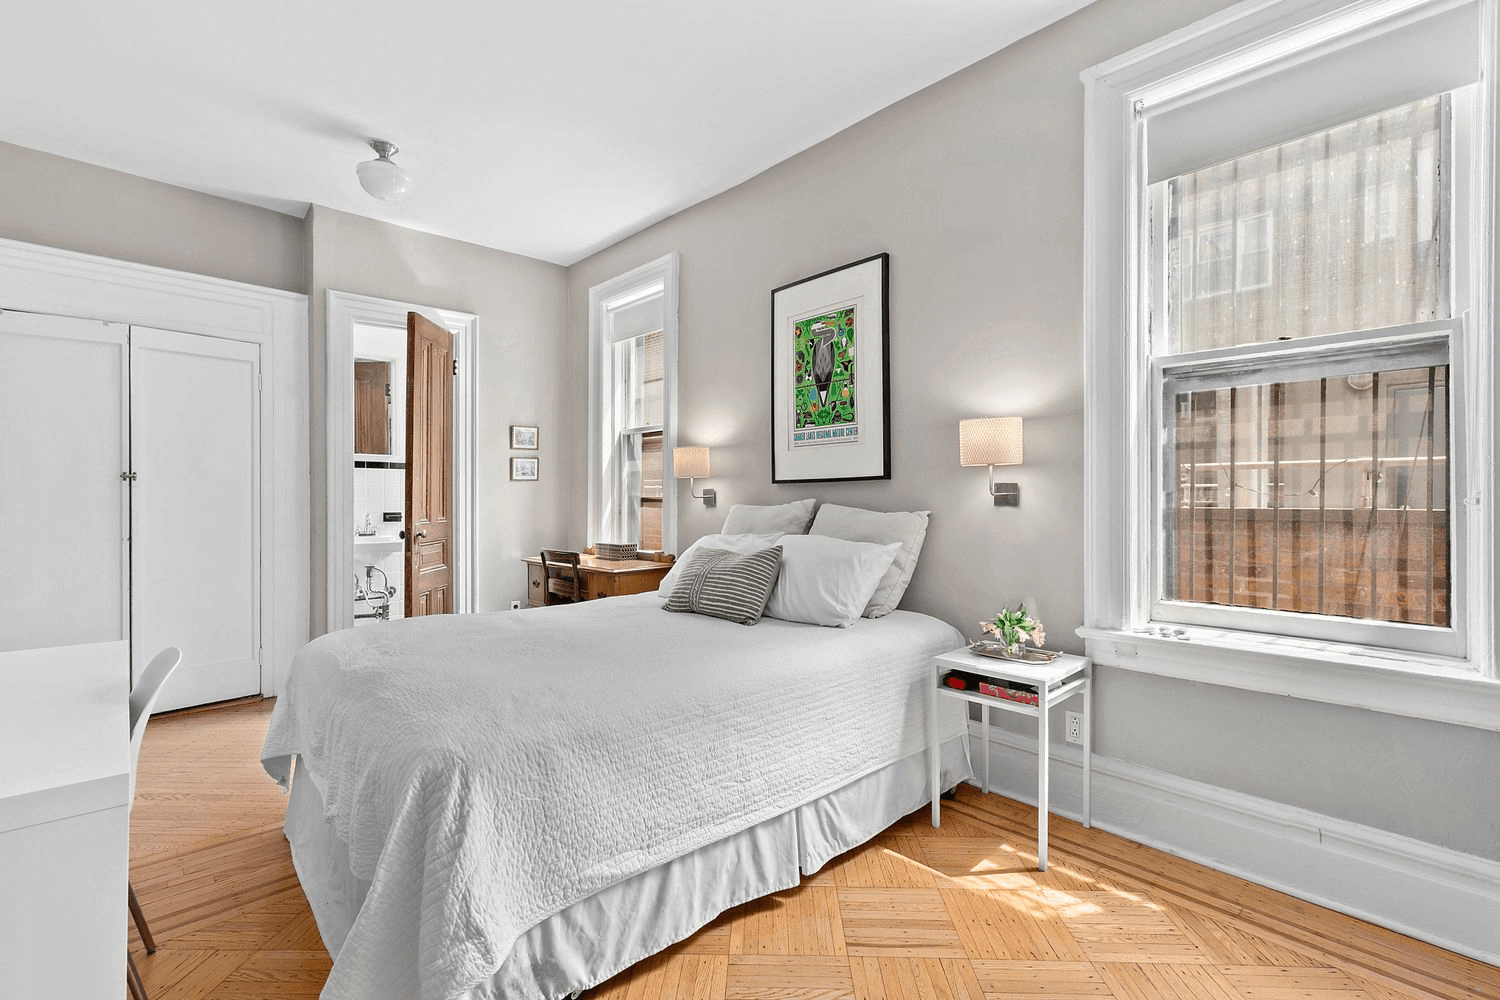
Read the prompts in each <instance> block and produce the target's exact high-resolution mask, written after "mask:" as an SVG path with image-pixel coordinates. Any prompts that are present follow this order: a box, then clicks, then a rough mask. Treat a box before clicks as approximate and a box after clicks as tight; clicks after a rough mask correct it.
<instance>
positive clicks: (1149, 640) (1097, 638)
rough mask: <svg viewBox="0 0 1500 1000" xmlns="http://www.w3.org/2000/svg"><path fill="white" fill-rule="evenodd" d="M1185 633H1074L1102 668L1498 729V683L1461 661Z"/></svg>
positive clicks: (1198, 630)
mask: <svg viewBox="0 0 1500 1000" xmlns="http://www.w3.org/2000/svg"><path fill="white" fill-rule="evenodd" d="M1183 631H1184V634H1185V636H1186V638H1185V639H1173V638H1167V637H1164V636H1161V635H1156V634H1153V633H1144V632H1131V631H1127V630H1123V629H1104V628H1088V627H1084V628H1080V629H1078V635H1079V636H1081V637H1082V638H1083V639H1084V641H1085V643H1086V645H1087V649H1088V654H1089V656H1090V657H1092V658H1093V660H1094V662H1095V663H1097V664H1102V665H1104V666H1111V667H1119V668H1121V669H1123V670H1136V671H1140V672H1141V673H1148V674H1158V675H1161V676H1164V677H1176V678H1179V679H1181V680H1189V681H1198V682H1200V683H1204V684H1218V685H1220V686H1223V687H1232V688H1240V689H1242V690H1246V691H1259V692H1262V693H1265V694H1276V695H1286V696H1289V697H1293V698H1302V699H1304V700H1307V701H1319V702H1326V703H1328V704H1333V705H1348V706H1350V707H1353V708H1363V709H1368V710H1370V711H1374V712H1385V713H1387V714H1390V715H1402V716H1407V717H1410V718H1414V719H1430V720H1432V721H1435V722H1446V723H1451V724H1454V725H1460V726H1471V727H1473V728H1476V729H1490V730H1500V679H1496V678H1491V677H1484V676H1481V675H1480V674H1479V673H1478V672H1477V671H1475V670H1472V669H1469V668H1467V667H1465V666H1461V665H1460V664H1461V663H1462V661H1458V660H1452V659H1448V658H1445V657H1437V656H1427V655H1422V654H1417V653H1400V652H1395V651H1389V650H1380V649H1371V648H1368V647H1360V646H1349V645H1342V644H1335V643H1327V642H1311V641H1307V640H1303V639H1291V638H1287V637H1284V636H1266V635H1259V634H1253V633H1247V632H1229V631H1222V630H1218V629H1206V628H1187V629H1184V630H1183Z"/></svg>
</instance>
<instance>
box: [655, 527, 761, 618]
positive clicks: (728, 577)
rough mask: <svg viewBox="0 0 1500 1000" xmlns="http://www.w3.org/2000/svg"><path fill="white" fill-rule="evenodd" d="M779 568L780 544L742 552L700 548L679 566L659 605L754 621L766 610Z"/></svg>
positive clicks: (674, 609) (719, 616)
mask: <svg viewBox="0 0 1500 1000" xmlns="http://www.w3.org/2000/svg"><path fill="white" fill-rule="evenodd" d="M780 571H781V546H780V545H773V546H771V547H770V548H769V549H761V550H760V551H759V552H750V553H745V554H741V553H737V552H730V551H729V550H728V549H714V548H707V547H705V548H701V549H699V550H698V551H697V552H694V553H693V556H692V558H691V559H689V560H688V561H687V563H686V565H684V566H683V567H682V575H681V576H679V577H678V578H677V586H675V587H673V588H672V596H670V597H668V598H667V603H666V604H663V605H662V607H663V608H665V609H666V610H667V611H686V612H690V613H692V614H697V615H711V616H713V617H714V618H725V619H728V620H729V621H732V622H738V623H739V624H741V625H754V624H755V623H756V622H758V621H760V616H761V613H762V612H764V611H765V610H766V601H767V600H769V599H770V597H771V588H772V587H774V586H776V575H777V574H778V573H779V572H780Z"/></svg>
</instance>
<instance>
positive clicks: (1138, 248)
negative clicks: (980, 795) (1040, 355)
mask: <svg viewBox="0 0 1500 1000" xmlns="http://www.w3.org/2000/svg"><path fill="white" fill-rule="evenodd" d="M1496 8H1497V0H1468V2H1464V0H1390V2H1387V3H1381V4H1368V3H1360V2H1351V3H1348V4H1342V5H1341V4H1340V3H1338V0H1301V2H1295V0H1287V2H1284V3H1266V4H1259V5H1249V4H1246V5H1241V6H1239V7H1234V8H1230V9H1229V10H1226V11H1223V12H1221V13H1219V14H1216V15H1214V16H1213V17H1210V18H1208V19H1206V20H1205V21H1203V22H1201V23H1200V24H1198V25H1194V26H1192V27H1190V28H1188V29H1185V30H1184V31H1182V32H1179V33H1177V34H1176V35H1174V36H1172V37H1171V38H1170V39H1166V40H1163V41H1161V42H1158V43H1154V44H1152V45H1150V46H1146V47H1144V48H1143V49H1140V50H1137V51H1136V52H1133V53H1128V54H1126V55H1124V56H1121V57H1120V58H1118V59H1116V60H1113V61H1111V62H1110V63H1107V64H1105V65H1103V66H1100V67H1096V68H1095V69H1093V70H1090V71H1088V72H1087V73H1085V74H1084V79H1085V82H1086V85H1087V88H1088V108H1089V114H1088V120H1089V125H1088V127H1089V130H1090V136H1089V144H1088V154H1087V155H1088V161H1089V162H1088V164H1087V171H1086V187H1087V191H1086V197H1087V205H1086V215H1087V223H1086V225H1087V234H1086V236H1087V238H1086V245H1087V255H1088V256H1087V264H1086V275H1085V279H1086V284H1087V296H1088V298H1087V311H1086V322H1087V349H1088V354H1087V370H1088V406H1089V414H1088V433H1089V438H1088V466H1089V470H1090V479H1091V482H1090V486H1089V489H1088V504H1089V507H1088V517H1089V531H1088V565H1087V570H1086V572H1087V574H1088V590H1087V599H1086V607H1087V611H1086V614H1087V621H1086V623H1085V628H1084V629H1083V632H1084V634H1085V636H1086V637H1088V638H1089V639H1090V650H1091V652H1094V653H1095V655H1097V656H1101V657H1103V658H1104V659H1103V660H1102V662H1118V663H1119V664H1120V665H1127V666H1134V667H1136V669H1151V670H1157V671H1158V672H1168V673H1174V674H1175V675H1178V676H1187V677H1194V678H1202V679H1208V680H1215V681H1218V682H1221V683H1237V684H1242V685H1243V686H1248V687H1255V688H1258V689H1261V690H1270V691H1275V692H1278V693H1296V694H1299V695H1303V696H1306V697H1318V698H1322V699H1325V700H1334V701H1343V702H1346V703H1350V704H1360V705H1372V704H1379V705H1380V706H1381V707H1383V708H1386V709H1387V710H1391V711H1407V712H1412V713H1414V714H1425V715H1430V716H1432V717H1440V718H1450V719H1462V720H1465V721H1467V720H1469V719H1470V718H1472V717H1475V716H1474V712H1473V711H1471V708H1470V706H1466V705H1465V704H1464V702H1463V699H1462V698H1458V697H1454V696H1453V691H1454V690H1455V689H1452V688H1449V687H1446V686H1445V685H1446V684H1448V683H1449V682H1451V681H1454V680H1457V679H1459V678H1462V677H1464V676H1467V677H1468V678H1470V679H1473V678H1476V677H1484V678H1495V677H1496V676H1497V670H1496V665H1495V657H1494V644H1493V634H1494V630H1493V621H1494V618H1495V597H1494V586H1493V584H1494V579H1493V578H1494V569H1495V556H1494V539H1495V530H1494V528H1495V524H1494V514H1493V513H1492V512H1491V510H1490V508H1491V507H1492V506H1493V503H1492V501H1490V500H1489V499H1488V494H1489V492H1490V490H1491V489H1492V488H1493V487H1494V485H1495V484H1494V476H1495V474H1494V468H1493V461H1492V459H1493V456H1494V445H1493V441H1494V407H1493V389H1492V386H1493V383H1494V379H1495V366H1494V363H1493V360H1492V359H1493V355H1494V348H1493V343H1492V341H1493V317H1494V287H1495V255H1494V250H1493V233H1494V232H1495V228H1496V226H1495V217H1496V212H1495V199H1494V196H1493V193H1492V191H1491V182H1492V179H1493V177H1494V167H1495V160H1496V157H1495V129H1494V118H1495V105H1496V101H1497V96H1500V90H1497V85H1496V79H1495V78H1496V74H1495V72H1494V67H1493V65H1492V64H1493V62H1494V60H1495V46H1493V45H1492V44H1484V40H1485V39H1487V38H1492V37H1493V35H1494V34H1495V31H1496V23H1497V16H1500V15H1497V9H1496ZM1184 642H1186V643H1197V644H1199V645H1198V646H1194V647H1190V646H1187V645H1183V643H1184ZM1162 643H1165V645H1162ZM1142 644H1144V645H1142ZM1210 648H1212V649H1216V650H1217V652H1216V653H1214V654H1211V655H1204V650H1205V649H1210ZM1190 649H1191V650H1193V651H1192V652H1189V651H1188V650H1190ZM1121 650H1129V652H1127V653H1123V654H1122V653H1121V652H1120V651H1121ZM1121 656H1123V657H1124V658H1123V659H1122V658H1121ZM1324 668H1328V669H1324ZM1351 668H1357V669H1354V670H1353V672H1351ZM1365 668H1378V669H1365ZM1392 669H1395V670H1401V671H1408V672H1414V673H1421V674H1424V675H1426V676H1427V677H1428V678H1429V682H1428V683H1429V685H1430V686H1429V687H1427V688H1424V689H1421V690H1420V691H1419V690H1418V689H1415V688H1412V687H1411V686H1410V685H1409V684H1407V685H1406V686H1402V685H1401V684H1398V683H1396V682H1392V681H1391V680H1390V678H1391V677H1392V676H1393V675H1392V674H1391V673H1390V671H1391V670H1392ZM1438 681H1441V682H1442V683H1435V682H1438ZM1361 685H1363V686H1361ZM1490 687H1495V685H1493V684H1491V685H1488V686H1487V687H1486V690H1489V688H1490ZM1497 690H1500V688H1497ZM1474 704H1478V702H1475V703H1474Z"/></svg>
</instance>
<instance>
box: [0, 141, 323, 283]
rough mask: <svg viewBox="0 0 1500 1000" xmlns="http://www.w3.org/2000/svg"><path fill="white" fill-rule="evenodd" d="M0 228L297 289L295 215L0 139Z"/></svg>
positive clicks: (39, 240)
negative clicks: (1, 183)
mask: <svg viewBox="0 0 1500 1000" xmlns="http://www.w3.org/2000/svg"><path fill="white" fill-rule="evenodd" d="M0 177H3V178H4V179H5V183H4V186H3V188H0V236H3V237H5V238H7V239H12V240H21V241H23V242H26V243H36V244H39V245H41V246H48V247H58V248H59V249H63V250H76V251H78V252H79V253H91V254H98V255H99V256H101V257H111V258H114V259H115V260H128V261H132V262H134V263H137V264H151V265H154V266H156V267H170V268H174V269H176V270H179V271H191V272H193V273H195V274H206V275H210V276H212V277H215V278H229V279H231V280H233V281H244V282H248V283H249V284H252V285H265V286H267V287H270V288H281V289H285V290H287V291H292V292H300V291H305V290H306V285H305V284H304V280H305V275H304V268H303V259H302V220H301V219H294V218H292V217H291V216H289V215H282V214H281V213H279V212H272V211H270V210H268V209H264V208H256V207H255V206H253V205H243V204H241V203H239V202H237V201H229V200H228V199H226V198H215V197H213V196H212V195H206V194H199V193H198V192H196V191H189V190H187V189H185V188H180V187H173V186H172V185H170V184H160V183H158V182H156V181H148V180H146V179H145V178H142V177H132V176H131V175H130V174H122V173H120V172H119V171H117V170H106V169H105V168H104V167H96V166H94V165H92V164H89V163H80V162H78V161H77V160H69V159H65V158H63V157H61V156H53V155H51V154H50V153H39V152H37V151H36V150H33V149H26V148H24V147H22V146H12V145H9V144H8V143H0Z"/></svg>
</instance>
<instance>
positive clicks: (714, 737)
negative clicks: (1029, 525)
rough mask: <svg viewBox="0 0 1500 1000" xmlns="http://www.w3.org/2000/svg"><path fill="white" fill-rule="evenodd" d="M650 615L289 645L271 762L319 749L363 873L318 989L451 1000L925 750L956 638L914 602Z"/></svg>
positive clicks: (478, 618)
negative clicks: (778, 616) (662, 881)
mask: <svg viewBox="0 0 1500 1000" xmlns="http://www.w3.org/2000/svg"><path fill="white" fill-rule="evenodd" d="M660 605H661V600H660V598H657V597H656V596H655V595H641V596H639V597H630V598H614V599H611V600H603V601H590V602H588V603H586V604H582V605H576V606H571V607H553V608H539V609H534V610H528V611H524V612H501V613H496V614H481V615H462V616H443V617H431V618H415V619H409V620H404V621H398V622H393V623H390V624H389V625H385V626H380V627H366V628H361V629H353V630H346V631H342V632H336V633H333V634H331V635H326V636H323V637H322V638H319V639H316V640H314V641H313V642H311V643H309V644H308V645H307V646H306V647H304V648H303V649H302V650H301V652H299V653H298V654H297V657H296V659H295V661H294V662H293V665H292V670H291V674H290V677H289V678H288V680H287V682H286V685H285V687H284V689H283V691H282V694H281V697H280V698H279V699H278V700H277V704H276V708H275V711H274V712H273V714H272V717H271V726H270V731H269V733H268V734H267V736H266V743H265V747H264V749H263V751H262V754H261V759H262V763H263V765H264V766H265V768H266V770H267V772H268V773H270V774H271V775H272V776H273V777H275V778H276V779H277V780H278V781H281V782H283V783H285V782H286V780H287V777H288V771H289V769H290V762H291V759H292V757H293V756H294V755H296V754H301V755H302V756H303V757H304V758H305V759H306V760H307V761H308V763H309V765H310V767H311V768H312V770H313V772H314V773H315V774H317V776H318V781H319V784H320V785H321V787H322V791H323V796H324V804H325V808H326V810H327V812H328V816H329V819H330V822H331V823H332V824H333V827H334V829H335V830H336V831H337V833H338V835H339V836H340V838H341V839H343V841H344V842H345V843H346V844H348V845H349V849H350V867H351V868H352V869H353V871H354V873H355V874H356V875H358V876H359V877H360V878H364V879H368V880H369V881H370V883H371V887H370V892H369V895H368V896H367V898H366V901H365V905H364V907H363V908H362V910H361V911H360V914H359V917H358V919H357V920H356V921H355V924H354V927H353V928H352V929H351V930H350V932H349V936H348V938H347V939H346V941H345V943H344V946H343V948H342V949H341V950H340V951H339V954H338V955H337V956H335V962H334V967H333V972H332V974H331V975H330V976H329V979H328V984H327V986H326V987H325V988H324V991H323V994H322V995H323V997H324V998H330V1000H332V998H338V1000H356V998H358V1000H385V998H390V1000H397V998H402V1000H405V998H413V997H421V998H422V1000H450V998H453V997H457V996H460V995H462V994H463V993H464V992H465V991H466V990H468V989H469V988H470V987H472V986H474V985H475V984H477V983H479V982H481V981H483V980H485V979H487V978H489V977H490V976H491V975H492V974H493V973H494V972H495V971H496V970H497V969H498V968H499V967H500V965H501V963H502V962H503V961H504V960H505V957H506V955H507V954H508V953H509V951H510V949H511V946H512V945H513V943H514V942H515V940H516V939H517V938H518V937H519V936H520V935H521V934H522V933H524V932H525V931H526V930H527V928H529V927H531V926H532V925H533V924H536V923H537V922H539V921H540V920H542V919H543V918H545V917H547V916H548V915H550V914H553V913H556V912H558V911H559V910H561V909H563V908H564V907H566V906H568V905H570V904H572V903H574V902H577V901H578V900H580V899H583V898H585V897H588V896H590V895H592V894H594V893H596V892H598V891H600V890H601V889H604V888H606V887H608V886H610V885H613V884H615V883H617V882H619V881H621V880H623V879H626V878H629V877H631V876H633V875H636V874H639V873H640V872H642V871H645V870H647V869H649V868H652V867H654V866H656V865H659V864H662V863H665V862H667V861H670V860H672V859H674V858H677V857H680V856H682V855H684V854H686V853H688V852H689V851H693V850H695V849H697V848H699V847H702V846H704V845H706V844H709V843H712V842H714V841H716V840H719V839H721V838H723V837H725V836H728V835H730V834H733V833H737V832H739V831H741V830H744V829H746V828H747V827H750V826H752V825H753V824H755V823H759V822H761V821H763V820H766V819H769V818H771V817H773V816H777V815H779V814H781V813H784V812H786V811H788V810H789V809H792V808H794V807H796V806H798V805H801V804H802V803H804V802H807V801H809V800H811V799H814V798H816V797H818V796H820V795H824V794H826V793H828V792H830V791H832V790H834V789H836V788H839V787H841V786H843V785H845V784H847V783H849V782H850V781H852V780H854V779H855V778H858V777H861V776H863V775H865V774H868V773H870V772H871V771H873V770H875V769H877V768H879V767H881V766H884V765H886V764H889V763H891V762H892V761H895V760H896V759H898V758H900V757H902V756H904V755H906V754H909V753H912V752H915V751H917V750H920V749H922V748H923V747H924V746H925V745H926V742H927V736H926V720H927V714H926V713H927V698H928V695H927V691H926V685H927V684H928V683H930V680H929V678H930V676H931V673H930V670H931V666H930V658H931V656H932V655H933V654H935V653H939V652H943V651H945V650H948V649H951V648H953V647H954V646H956V645H959V644H960V642H961V641H962V637H961V636H960V635H959V633H958V632H957V631H955V630H954V629H953V628H952V627H951V626H949V625H946V624H944V623H943V622H940V621H938V620H937V619H934V618H929V617H927V616H924V615H917V614H912V613H909V612H900V611H898V612H895V613H894V614H891V615H889V616H887V617H885V618H880V619H874V620H870V619H861V620H860V621H858V622H857V623H856V624H855V625H854V626H853V627H852V628H849V629H830V628H819V627H816V626H810V625H799V624H793V623H789V622H783V621H778V620H775V619H764V620H762V621H761V623H760V624H758V625H755V626H753V627H748V628H747V627H745V626H741V625H735V624H731V623H729V622H724V621H720V620H718V619H714V618H705V617H701V616H698V615H688V614H671V613H668V612H665V611H662V610H661V609H660ZM941 702H942V706H941V708H942V709H943V711H942V715H941V719H942V722H941V725H942V728H943V736H944V737H945V738H946V737H948V736H953V735H957V734H959V733H962V732H963V731H964V715H963V710H962V706H961V705H960V704H959V703H958V702H957V701H955V700H953V699H946V698H945V699H941Z"/></svg>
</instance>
